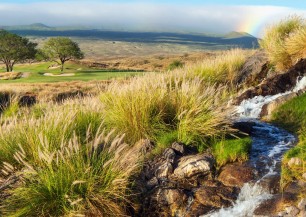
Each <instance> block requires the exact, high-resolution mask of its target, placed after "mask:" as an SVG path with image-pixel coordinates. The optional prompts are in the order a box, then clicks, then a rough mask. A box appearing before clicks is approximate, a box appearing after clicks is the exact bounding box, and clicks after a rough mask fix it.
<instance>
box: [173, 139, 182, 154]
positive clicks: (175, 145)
mask: <svg viewBox="0 0 306 217" xmlns="http://www.w3.org/2000/svg"><path fill="white" fill-rule="evenodd" d="M171 147H172V148H173V149H174V150H175V151H177V152H178V153H180V154H184V153H185V147H184V144H183V143H179V142H174V143H172V145H171Z"/></svg>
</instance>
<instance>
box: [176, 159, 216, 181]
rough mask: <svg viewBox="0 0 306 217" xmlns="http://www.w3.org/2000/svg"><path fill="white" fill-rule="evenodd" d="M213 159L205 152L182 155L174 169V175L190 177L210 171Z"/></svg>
mask: <svg viewBox="0 0 306 217" xmlns="http://www.w3.org/2000/svg"><path fill="white" fill-rule="evenodd" d="M213 162H214V159H213V158H212V156H208V155H207V154H198V155H191V156H185V157H182V158H181V159H180V160H179V163H178V166H177V168H176V169H175V170H174V176H176V177H178V178H190V177H192V176H195V175H198V174H201V175H206V174H208V173H210V171H211V169H212V167H213Z"/></svg>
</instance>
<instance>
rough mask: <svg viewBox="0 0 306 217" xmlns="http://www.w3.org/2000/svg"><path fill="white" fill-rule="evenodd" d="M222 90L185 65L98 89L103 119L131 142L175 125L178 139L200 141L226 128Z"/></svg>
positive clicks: (197, 142) (198, 142) (155, 137)
mask: <svg viewBox="0 0 306 217" xmlns="http://www.w3.org/2000/svg"><path fill="white" fill-rule="evenodd" d="M223 91H224V90H223V88H222V87H218V86H216V85H212V84H208V83H207V82H205V81H204V80H203V79H201V78H200V77H197V76H190V73H189V72H187V71H184V69H182V71H180V72H179V71H176V70H175V71H172V72H169V73H167V74H166V73H164V74H149V75H146V76H144V77H139V78H134V79H133V80H131V83H130V84H125V85H121V84H116V83H114V84H112V85H111V86H110V87H109V89H108V90H107V91H106V93H103V94H102V95H101V100H102V103H103V104H104V106H105V109H104V112H105V114H104V116H105V124H106V126H107V127H108V128H115V129H116V130H117V133H126V135H127V136H126V138H127V139H128V141H129V142H132V143H133V142H136V141H138V140H139V139H142V138H151V139H153V140H155V141H156V140H158V138H159V137H160V136H162V135H164V134H166V133H171V132H172V131H176V132H177V139H178V140H180V141H182V142H185V143H187V144H197V145H198V144H200V143H203V142H207V139H208V138H211V137H214V136H219V135H220V134H222V133H224V128H223V127H222V126H223V125H226V123H228V121H227V116H226V112H221V109H220V107H222V106H221V105H222V94H223V93H224V92H223Z"/></svg>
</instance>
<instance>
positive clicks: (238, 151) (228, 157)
mask: <svg viewBox="0 0 306 217" xmlns="http://www.w3.org/2000/svg"><path fill="white" fill-rule="evenodd" d="M251 145H252V140H251V138H250V137H245V138H240V139H224V140H222V141H220V142H217V143H216V144H214V145H213V154H214V156H215V158H216V161H217V165H218V166H219V167H221V166H223V165H225V164H227V163H229V162H235V161H239V162H242V161H246V160H248V158H249V152H250V150H251Z"/></svg>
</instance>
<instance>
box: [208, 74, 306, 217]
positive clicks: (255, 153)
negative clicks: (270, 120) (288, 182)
mask: <svg viewBox="0 0 306 217" xmlns="http://www.w3.org/2000/svg"><path fill="white" fill-rule="evenodd" d="M305 87H306V77H303V78H302V79H301V80H299V81H298V82H297V84H296V87H295V88H293V90H291V91H288V92H286V93H283V94H277V95H274V96H266V97H263V96H258V97H254V98H253V99H248V100H244V101H243V102H242V103H241V104H240V105H239V106H238V107H237V111H238V114H239V115H240V117H241V118H243V119H244V121H246V120H250V121H253V122H254V123H255V126H254V127H253V131H254V132H253V133H254V136H252V140H253V144H252V151H251V156H250V163H252V164H253V165H254V166H255V167H256V161H261V163H264V165H265V166H263V165H262V164H261V166H260V167H263V168H257V169H262V170H263V174H264V175H263V176H262V178H261V179H259V180H258V181H257V182H256V183H255V184H254V183H253V184H252V183H245V184H244V186H243V187H242V189H241V192H240V194H239V195H238V199H237V200H236V201H235V203H234V204H233V206H232V207H229V208H222V209H220V210H218V211H217V212H214V213H210V214H207V215H203V216H202V217H249V216H250V217H251V216H253V212H254V210H255V209H256V207H257V206H258V205H259V204H260V203H261V202H262V201H264V200H267V199H269V198H270V197H271V196H272V194H271V193H270V192H269V191H268V190H267V189H264V188H262V187H261V185H260V181H261V180H262V179H263V178H264V177H267V176H269V175H272V174H276V173H277V172H278V171H277V169H278V168H277V166H276V165H277V164H278V163H279V162H280V161H281V158H282V154H283V153H284V152H285V151H286V150H288V149H290V148H291V146H292V145H293V144H294V143H295V140H296V139H295V137H294V136H293V135H291V134H289V133H288V132H286V131H285V130H282V129H279V128H277V127H275V126H272V125H269V124H266V123H262V122H259V121H257V120H254V118H258V116H259V114H260V112H261V109H262V106H263V105H265V104H267V103H269V102H271V101H273V100H275V99H277V98H278V97H280V96H284V95H287V94H290V93H292V92H298V91H299V90H302V89H304V88H305ZM260 156H264V157H265V158H264V159H263V160H259V159H260Z"/></svg>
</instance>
